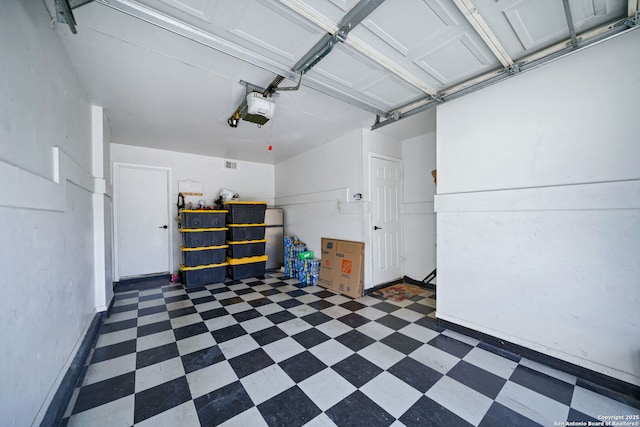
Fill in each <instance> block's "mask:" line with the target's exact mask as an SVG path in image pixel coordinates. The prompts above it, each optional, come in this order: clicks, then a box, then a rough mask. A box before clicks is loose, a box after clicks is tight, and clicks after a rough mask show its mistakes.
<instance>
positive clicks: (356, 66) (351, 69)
mask: <svg viewBox="0 0 640 427" xmlns="http://www.w3.org/2000/svg"><path fill="white" fill-rule="evenodd" d="M380 71H381V68H380V67H379V66H378V65H376V64H375V63H373V62H372V61H370V60H368V59H367V58H365V57H364V56H362V55H360V54H358V53H357V52H353V51H352V50H348V49H345V47H344V46H340V45H338V46H336V47H335V48H334V50H333V51H332V52H331V55H328V56H327V57H326V58H325V59H324V60H323V61H322V62H320V63H319V64H318V65H317V66H316V67H314V68H313V69H312V70H311V71H310V72H309V74H308V76H310V77H314V78H318V79H320V80H321V81H324V82H327V83H330V84H337V85H340V86H341V89H343V90H353V89H354V87H355V86H356V85H357V84H358V82H360V81H362V80H364V79H368V78H370V77H371V76H372V75H374V74H377V73H378V72H380Z"/></svg>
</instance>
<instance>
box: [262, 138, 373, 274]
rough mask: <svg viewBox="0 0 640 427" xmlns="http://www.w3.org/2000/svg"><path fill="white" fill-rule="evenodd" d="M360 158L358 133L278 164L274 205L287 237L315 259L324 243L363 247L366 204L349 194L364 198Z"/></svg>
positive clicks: (360, 142) (360, 144) (360, 139)
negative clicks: (335, 241)
mask: <svg viewBox="0 0 640 427" xmlns="http://www.w3.org/2000/svg"><path fill="white" fill-rule="evenodd" d="M362 153H363V151H362V131H361V130H357V131H353V132H350V133H348V134H347V135H344V136H342V137H340V138H337V139H335V140H333V141H329V142H328V143H326V144H323V145H320V146H318V147H316V148H314V149H312V150H309V151H307V152H305V153H302V154H300V155H298V156H295V157H292V158H290V159H288V160H285V161H283V162H280V163H278V164H276V167H275V186H276V201H275V204H276V205H277V206H280V207H282V208H284V215H285V221H284V222H285V230H284V231H285V234H286V235H296V236H298V238H300V239H301V240H302V241H304V242H305V243H306V244H307V246H308V247H309V249H310V250H313V251H314V252H316V254H317V256H318V257H320V239H321V238H322V237H332V238H337V239H345V240H355V241H360V242H362V241H364V221H363V211H364V203H363V202H354V201H353V194H355V193H363V194H366V191H365V189H364V188H363V178H362V170H363V166H362V163H363V156H362ZM365 276H366V275H365ZM365 279H366V278H365Z"/></svg>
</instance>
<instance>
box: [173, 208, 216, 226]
mask: <svg viewBox="0 0 640 427" xmlns="http://www.w3.org/2000/svg"><path fill="white" fill-rule="evenodd" d="M180 215H181V216H182V227H184V228H215V227H224V225H225V223H226V219H227V218H226V215H227V211H226V210H211V209H195V210H193V209H183V210H181V211H180Z"/></svg>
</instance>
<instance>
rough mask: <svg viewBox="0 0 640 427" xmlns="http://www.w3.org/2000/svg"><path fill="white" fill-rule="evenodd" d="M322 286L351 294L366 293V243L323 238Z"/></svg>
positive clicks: (353, 295) (351, 295)
mask: <svg viewBox="0 0 640 427" xmlns="http://www.w3.org/2000/svg"><path fill="white" fill-rule="evenodd" d="M320 286H324V287H325V288H328V289H331V290H332V291H335V292H338V293H341V294H344V295H347V296H350V297H352V298H358V297H361V296H362V295H363V293H364V243H363V242H353V241H350V240H339V239H328V238H325V237H323V238H322V258H321V265H320Z"/></svg>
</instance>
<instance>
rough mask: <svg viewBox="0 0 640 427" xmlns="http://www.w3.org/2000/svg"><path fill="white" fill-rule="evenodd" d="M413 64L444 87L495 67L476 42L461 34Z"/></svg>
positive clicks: (493, 62)
mask: <svg viewBox="0 0 640 427" xmlns="http://www.w3.org/2000/svg"><path fill="white" fill-rule="evenodd" d="M415 63H416V64H417V65H418V66H419V67H421V68H422V69H424V70H425V71H426V72H428V73H429V74H430V75H431V76H433V77H434V78H435V79H436V80H438V82H439V83H440V84H441V86H446V85H449V84H453V83H457V82H459V81H461V80H462V79H464V78H468V77H471V76H472V75H474V74H479V73H481V72H483V71H484V70H486V69H487V68H489V67H490V66H492V65H495V60H493V59H492V58H491V57H489V56H487V55H486V54H485V53H483V52H482V50H481V49H480V48H479V46H478V44H477V42H476V41H474V40H471V38H470V37H468V35H467V34H462V35H460V36H458V37H456V38H453V39H450V40H447V41H446V42H445V43H443V44H441V45H440V46H438V47H436V48H434V49H433V50H432V51H430V52H427V53H425V54H424V55H423V56H422V57H420V58H418V59H416V61H415Z"/></svg>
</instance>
